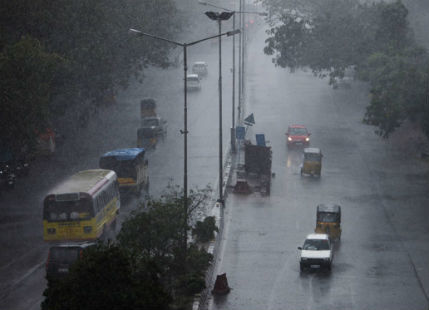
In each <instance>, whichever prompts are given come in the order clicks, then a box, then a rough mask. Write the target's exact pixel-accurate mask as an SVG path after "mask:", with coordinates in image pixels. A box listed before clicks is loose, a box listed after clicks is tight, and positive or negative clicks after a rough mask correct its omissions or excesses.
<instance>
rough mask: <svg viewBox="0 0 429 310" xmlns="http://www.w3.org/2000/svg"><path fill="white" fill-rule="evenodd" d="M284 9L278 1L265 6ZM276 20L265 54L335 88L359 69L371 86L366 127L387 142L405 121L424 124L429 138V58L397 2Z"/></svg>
mask: <svg viewBox="0 0 429 310" xmlns="http://www.w3.org/2000/svg"><path fill="white" fill-rule="evenodd" d="M263 2H264V3H265V5H267V6H268V7H271V9H272V8H273V7H276V8H279V7H280V6H281V4H280V3H278V1H276V0H264V1H263ZM286 4H287V5H289V6H290V4H291V1H286V2H285V3H284V4H283V7H282V8H283V10H280V13H277V15H275V17H276V18H278V19H279V21H280V24H276V25H275V26H273V27H272V28H271V29H270V30H269V31H268V34H269V35H270V37H269V38H268V39H267V40H266V43H267V45H266V47H265V53H266V54H269V55H274V59H273V62H274V63H275V64H276V65H279V66H281V67H288V68H290V69H291V70H295V69H296V68H301V67H309V68H311V70H312V71H313V72H314V74H316V75H319V76H320V77H325V76H329V78H330V79H329V82H330V84H332V85H333V86H335V85H336V81H337V80H338V79H341V78H343V77H344V73H345V71H346V70H347V69H348V68H353V69H354V71H355V72H356V74H357V77H358V78H360V79H362V80H364V81H367V82H369V84H370V89H371V102H370V105H369V106H368V107H367V110H366V113H365V117H364V121H365V122H366V123H368V124H372V125H376V126H378V129H377V130H376V133H377V134H379V135H380V136H382V137H385V138H387V137H388V136H389V134H390V133H392V132H393V131H394V130H395V128H397V127H398V126H400V125H401V123H402V122H403V121H404V120H405V119H411V120H413V121H418V122H420V124H421V125H422V126H423V128H424V130H425V131H426V132H429V128H428V129H426V128H427V127H426V126H427V125H425V124H427V123H428V122H427V121H426V119H425V115H427V108H426V106H427V101H428V100H427V97H428V68H429V60H428V59H429V57H428V55H427V52H426V51H425V50H423V49H422V48H421V47H419V46H418V45H417V44H416V43H415V41H414V39H413V34H412V31H411V29H410V27H409V24H408V20H407V16H408V10H407V8H406V7H405V6H404V5H403V4H402V2H400V1H397V2H393V3H385V2H378V3H375V4H359V3H357V2H356V1H352V0H322V1H320V2H319V1H318V2H317V3H315V2H312V1H305V2H303V3H301V6H300V12H306V13H305V14H302V13H298V11H291V10H287V9H286Z"/></svg>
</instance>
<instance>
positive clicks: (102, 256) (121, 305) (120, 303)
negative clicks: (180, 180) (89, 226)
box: [42, 187, 217, 310]
mask: <svg viewBox="0 0 429 310" xmlns="http://www.w3.org/2000/svg"><path fill="white" fill-rule="evenodd" d="M209 192H210V190H209V189H204V190H196V191H190V193H189V198H188V209H187V211H185V208H184V204H183V202H184V201H183V191H181V190H178V188H177V187H169V189H168V190H167V192H166V194H165V195H163V196H162V197H161V198H159V199H150V200H149V201H148V202H147V206H146V207H145V206H143V205H141V206H140V208H139V209H137V210H136V211H134V212H133V213H132V214H131V215H130V216H129V218H128V219H127V220H126V221H125V222H124V223H123V224H122V228H121V231H120V232H119V234H118V236H117V240H116V241H115V242H110V241H109V242H107V243H98V244H97V246H95V247H89V248H88V249H87V250H85V251H84V252H83V255H82V257H81V259H80V260H78V261H77V262H76V263H75V264H74V265H73V266H72V268H71V270H70V272H69V273H68V275H67V276H66V277H65V278H63V279H60V280H49V282H48V288H47V289H46V290H45V292H44V296H45V297H46V299H45V300H44V301H43V303H42V309H43V310H57V309H58V310H59V309H69V310H73V309H79V310H85V309H88V310H94V309H106V308H107V309H188V308H189V307H190V305H191V302H192V300H193V297H194V295H195V294H197V293H200V292H201V291H202V290H203V289H204V288H205V274H206V271H207V268H208V267H209V266H210V263H211V261H212V259H213V257H212V255H211V254H209V253H207V251H206V250H205V249H204V247H202V246H201V245H200V244H199V243H197V242H191V241H188V240H187V239H188V236H189V234H190V232H191V229H192V224H193V223H194V222H195V221H196V218H197V215H198V213H199V212H200V211H201V209H202V207H203V204H204V201H205V200H206V199H207V197H208V194H209ZM210 221H211V220H209V222H210ZM199 223H200V222H199ZM209 226H210V229H211V230H210V229H209V230H206V234H208V235H211V236H213V232H214V230H216V229H217V228H216V226H215V225H209Z"/></svg>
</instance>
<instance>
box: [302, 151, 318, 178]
mask: <svg viewBox="0 0 429 310" xmlns="http://www.w3.org/2000/svg"><path fill="white" fill-rule="evenodd" d="M322 157H323V155H322V151H321V150H320V149H319V148H316V147H308V148H305V149H304V161H303V163H302V167H301V175H303V174H309V175H316V176H319V177H320V172H321V170H322Z"/></svg>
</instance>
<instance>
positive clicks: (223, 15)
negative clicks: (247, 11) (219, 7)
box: [219, 12, 235, 20]
mask: <svg viewBox="0 0 429 310" xmlns="http://www.w3.org/2000/svg"><path fill="white" fill-rule="evenodd" d="M234 13H235V12H222V13H220V16H219V19H220V20H228V19H230V18H231V16H232V15H234Z"/></svg>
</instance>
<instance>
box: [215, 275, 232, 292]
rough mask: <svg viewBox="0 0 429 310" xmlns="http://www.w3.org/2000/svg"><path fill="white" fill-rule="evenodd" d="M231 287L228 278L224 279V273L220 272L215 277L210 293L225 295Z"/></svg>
mask: <svg viewBox="0 0 429 310" xmlns="http://www.w3.org/2000/svg"><path fill="white" fill-rule="evenodd" d="M230 290H231V288H230V287H229V286H228V280H227V279H226V273H224V274H220V275H218V276H217V277H216V282H215V285H214V288H213V290H212V294H215V295H225V294H228V293H229V291H230Z"/></svg>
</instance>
